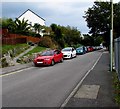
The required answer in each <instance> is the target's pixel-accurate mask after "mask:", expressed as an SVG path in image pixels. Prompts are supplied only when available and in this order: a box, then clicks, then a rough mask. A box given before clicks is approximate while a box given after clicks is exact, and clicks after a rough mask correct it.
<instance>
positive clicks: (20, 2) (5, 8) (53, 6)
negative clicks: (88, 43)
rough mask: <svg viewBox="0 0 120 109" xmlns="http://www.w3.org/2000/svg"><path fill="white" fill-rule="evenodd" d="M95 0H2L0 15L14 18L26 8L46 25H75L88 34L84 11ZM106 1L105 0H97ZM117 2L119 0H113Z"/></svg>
mask: <svg viewBox="0 0 120 109" xmlns="http://www.w3.org/2000/svg"><path fill="white" fill-rule="evenodd" d="M94 1H95V0H2V2H1V6H2V9H1V10H2V14H1V16H0V17H3V18H12V19H15V18H17V17H19V16H20V15H21V14H23V13H24V12H25V11H26V10H27V9H30V10H32V11H33V12H35V13H36V14H37V15H39V16H40V17H42V18H43V19H45V24H46V26H50V25H51V24H52V23H55V24H57V25H61V26H68V25H69V26H71V27H76V28H77V29H78V30H79V31H80V32H81V33H82V34H88V32H89V28H88V27H87V22H86V21H85V19H84V18H83V16H84V15H85V11H87V10H88V8H91V7H92V6H93V5H94ZM97 1H107V0H97ZM113 2H115V3H118V2H119V0H113Z"/></svg>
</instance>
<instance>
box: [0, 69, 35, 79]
mask: <svg viewBox="0 0 120 109" xmlns="http://www.w3.org/2000/svg"><path fill="white" fill-rule="evenodd" d="M32 68H34V67H29V68H25V69H21V70H18V71H14V72H11V73H6V74H0V77H4V76H9V75H13V74H16V73H19V72H22V71H25V70H29V69H32Z"/></svg>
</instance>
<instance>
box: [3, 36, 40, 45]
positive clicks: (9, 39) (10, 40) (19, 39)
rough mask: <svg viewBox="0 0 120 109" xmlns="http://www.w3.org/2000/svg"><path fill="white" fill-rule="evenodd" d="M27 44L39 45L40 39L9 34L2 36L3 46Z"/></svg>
mask: <svg viewBox="0 0 120 109" xmlns="http://www.w3.org/2000/svg"><path fill="white" fill-rule="evenodd" d="M27 42H33V43H38V42H40V38H36V37H32V36H24V35H18V34H7V35H5V36H4V35H2V44H11V45H14V44H20V43H27Z"/></svg>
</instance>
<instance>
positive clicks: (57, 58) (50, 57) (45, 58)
mask: <svg viewBox="0 0 120 109" xmlns="http://www.w3.org/2000/svg"><path fill="white" fill-rule="evenodd" d="M33 62H34V65H35V66H38V65H54V64H55V63H57V62H63V53H62V52H61V51H60V50H47V51H45V52H43V53H42V54H41V55H40V56H38V57H37V58H35V59H34V61H33Z"/></svg>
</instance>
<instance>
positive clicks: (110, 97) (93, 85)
mask: <svg viewBox="0 0 120 109" xmlns="http://www.w3.org/2000/svg"><path fill="white" fill-rule="evenodd" d="M69 107H73V109H74V108H75V107H79V108H80V109H84V108H85V109H86V108H88V109H90V108H92V109H99V108H100V109H101V108H105V109H120V107H118V105H117V104H116V103H115V100H114V89H113V82H112V72H110V71H109V53H108V52H103V54H102V56H101V58H100V60H99V61H98V63H97V64H96V66H95V67H94V68H93V70H91V71H90V73H89V74H88V75H87V77H86V78H85V79H84V81H83V82H82V84H81V85H80V86H79V88H78V90H77V92H76V93H75V94H74V95H73V96H72V97H71V98H70V100H69V101H68V103H67V104H66V105H65V109H66V108H68V109H69Z"/></svg>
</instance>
